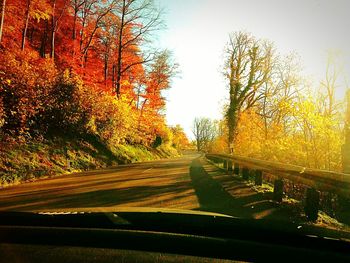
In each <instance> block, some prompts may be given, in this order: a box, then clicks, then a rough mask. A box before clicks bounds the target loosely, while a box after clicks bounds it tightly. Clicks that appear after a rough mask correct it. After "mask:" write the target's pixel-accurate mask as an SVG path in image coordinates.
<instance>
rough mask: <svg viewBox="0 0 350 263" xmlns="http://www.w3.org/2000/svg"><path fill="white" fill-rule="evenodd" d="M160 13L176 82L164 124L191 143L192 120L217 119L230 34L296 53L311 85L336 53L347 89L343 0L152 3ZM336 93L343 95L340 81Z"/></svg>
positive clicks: (349, 63)
mask: <svg viewBox="0 0 350 263" xmlns="http://www.w3.org/2000/svg"><path fill="white" fill-rule="evenodd" d="M155 3H159V5H160V6H161V7H163V8H164V9H165V11H166V13H165V14H164V16H163V19H164V22H165V24H166V26H167V30H165V31H164V32H161V33H160V35H159V42H160V44H161V46H162V47H164V48H168V49H170V50H172V51H173V55H174V59H175V60H176V62H178V63H179V64H180V70H181V74H180V77H178V78H176V79H174V81H173V84H172V88H171V90H169V91H168V92H167V94H166V95H167V99H168V104H167V111H166V115H167V121H168V124H170V125H175V124H180V125H181V126H182V127H183V128H184V129H185V131H186V133H187V135H188V136H190V137H191V138H193V136H192V132H191V127H192V122H193V119H194V118H195V117H200V116H205V117H210V118H214V119H219V118H221V117H222V105H223V104H224V102H225V99H226V98H227V94H228V89H227V86H226V83H225V80H224V78H223V76H222V73H221V69H222V65H223V49H224V46H225V44H226V42H227V40H228V35H229V33H230V32H235V31H240V30H243V31H247V32H250V33H252V34H253V35H254V36H255V37H257V38H265V39H269V40H270V41H273V42H274V43H275V46H276V48H277V50H278V51H279V52H281V53H282V54H288V53H290V52H292V51H296V52H297V53H298V54H299V55H300V57H301V60H302V66H303V69H304V71H303V72H304V73H305V75H307V76H313V77H312V79H313V80H314V83H315V86H317V84H318V83H319V82H320V80H321V78H322V77H323V76H324V72H325V66H326V59H327V50H330V49H331V50H340V51H341V52H342V64H344V75H345V76H346V77H347V78H348V81H349V84H350V15H349V12H350V1H349V0H241V1H238V0H231V1H230V0H155ZM341 82H342V83H341V84H340V87H339V89H340V90H341V93H342V92H343V91H344V90H345V84H344V82H343V80H342V81H341Z"/></svg>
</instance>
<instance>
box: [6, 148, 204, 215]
mask: <svg viewBox="0 0 350 263" xmlns="http://www.w3.org/2000/svg"><path fill="white" fill-rule="evenodd" d="M198 156H199V155H187V156H184V157H181V158H175V159H169V160H160V161H152V162H144V163H136V164H130V165H121V166H119V167H117V168H113V169H104V170H97V171H90V172H83V173H78V174H70V175H62V176H58V177H54V178H48V179H43V180H38V181H36V182H30V183H24V184H21V185H17V186H13V187H8V188H4V189H1V190H0V210H16V211H34V210H45V209H50V210H51V209H61V208H80V207H110V206H116V207H118V206H127V207H166V208H181V209H198V208H199V203H198V199H197V197H196V195H195V190H194V189H193V187H192V184H191V178H190V176H189V167H190V164H191V162H192V160H193V159H195V158H196V157H198Z"/></svg>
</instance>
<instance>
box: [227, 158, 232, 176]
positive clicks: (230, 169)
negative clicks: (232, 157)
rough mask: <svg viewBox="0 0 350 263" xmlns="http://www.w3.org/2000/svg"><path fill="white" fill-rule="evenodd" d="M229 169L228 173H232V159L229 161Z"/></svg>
mask: <svg viewBox="0 0 350 263" xmlns="http://www.w3.org/2000/svg"><path fill="white" fill-rule="evenodd" d="M227 171H228V174H232V172H233V169H232V161H227Z"/></svg>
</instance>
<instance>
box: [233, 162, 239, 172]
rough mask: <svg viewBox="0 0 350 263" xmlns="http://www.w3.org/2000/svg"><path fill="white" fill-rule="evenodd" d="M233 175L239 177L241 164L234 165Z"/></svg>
mask: <svg viewBox="0 0 350 263" xmlns="http://www.w3.org/2000/svg"><path fill="white" fill-rule="evenodd" d="M233 174H235V175H239V164H238V163H235V164H234V168H233Z"/></svg>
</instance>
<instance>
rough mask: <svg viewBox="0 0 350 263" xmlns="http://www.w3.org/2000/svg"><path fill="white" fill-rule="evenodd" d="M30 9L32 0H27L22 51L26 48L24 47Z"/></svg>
mask: <svg viewBox="0 0 350 263" xmlns="http://www.w3.org/2000/svg"><path fill="white" fill-rule="evenodd" d="M29 9H30V0H27V10H26V21H25V23H24V28H23V32H22V47H21V50H22V51H23V50H24V47H25V45H26V36H27V30H28V23H29Z"/></svg>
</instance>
